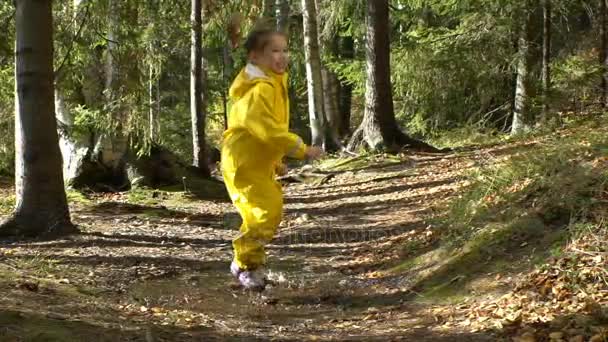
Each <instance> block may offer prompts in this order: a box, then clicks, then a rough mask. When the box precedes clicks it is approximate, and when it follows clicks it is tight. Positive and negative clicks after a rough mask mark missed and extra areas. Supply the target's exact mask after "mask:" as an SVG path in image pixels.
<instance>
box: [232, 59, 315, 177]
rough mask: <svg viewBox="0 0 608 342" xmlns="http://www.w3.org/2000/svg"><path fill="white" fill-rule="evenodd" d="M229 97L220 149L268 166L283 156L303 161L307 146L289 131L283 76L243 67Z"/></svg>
mask: <svg viewBox="0 0 608 342" xmlns="http://www.w3.org/2000/svg"><path fill="white" fill-rule="evenodd" d="M229 96H230V100H231V102H232V107H231V109H230V113H229V116H228V129H227V130H226V131H225V132H224V136H223V138H224V139H223V140H224V141H223V145H224V146H223V147H224V148H227V149H229V150H232V151H231V153H230V154H231V155H233V157H236V158H239V157H241V158H243V159H249V160H251V159H256V164H266V163H265V162H267V163H269V164H270V165H277V164H278V163H280V161H281V159H282V158H283V157H284V156H289V157H292V158H297V159H304V157H305V152H306V148H307V146H306V145H305V144H304V142H303V141H302V139H301V138H300V137H299V136H298V135H296V134H293V133H290V132H289V99H288V95H287V74H284V75H278V74H275V73H273V72H271V71H269V70H262V69H261V68H260V67H258V66H255V65H253V64H247V66H246V67H245V68H244V69H243V70H241V72H240V73H239V75H238V76H237V77H236V79H235V80H234V82H233V83H232V86H231V87H230V92H229ZM243 162H244V161H243ZM237 163H238V164H241V163H240V162H237ZM266 165H268V164H266Z"/></svg>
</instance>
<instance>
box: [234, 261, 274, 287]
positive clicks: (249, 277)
mask: <svg viewBox="0 0 608 342" xmlns="http://www.w3.org/2000/svg"><path fill="white" fill-rule="evenodd" d="M230 273H232V275H233V276H234V277H235V278H236V279H238V281H239V283H241V285H242V286H243V287H244V288H245V289H247V290H252V291H260V292H261V291H264V289H265V288H266V285H267V283H268V280H267V279H266V271H265V270H264V268H263V267H260V268H257V269H255V270H251V271H247V270H243V269H241V268H239V267H238V265H237V264H236V263H235V262H234V261H233V262H232V263H231V264H230Z"/></svg>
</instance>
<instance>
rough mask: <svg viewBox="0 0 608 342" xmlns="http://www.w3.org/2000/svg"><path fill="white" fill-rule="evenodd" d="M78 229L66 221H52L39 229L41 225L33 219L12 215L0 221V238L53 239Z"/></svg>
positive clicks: (75, 232)
mask: <svg viewBox="0 0 608 342" xmlns="http://www.w3.org/2000/svg"><path fill="white" fill-rule="evenodd" d="M78 233H80V230H79V229H78V227H76V226H75V225H74V224H72V223H71V222H69V220H68V221H62V222H58V223H54V224H53V225H50V226H47V227H44V228H42V229H41V225H40V224H38V223H36V221H35V220H28V219H26V218H20V217H18V216H12V217H11V218H9V219H8V220H6V221H4V222H2V223H0V238H10V239H28V238H40V239H55V238H58V237H62V236H67V235H72V234H78Z"/></svg>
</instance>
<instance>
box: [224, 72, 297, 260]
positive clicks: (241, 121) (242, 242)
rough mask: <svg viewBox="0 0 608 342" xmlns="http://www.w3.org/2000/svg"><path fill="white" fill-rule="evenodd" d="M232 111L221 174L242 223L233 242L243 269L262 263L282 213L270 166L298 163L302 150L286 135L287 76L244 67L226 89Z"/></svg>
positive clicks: (292, 136) (279, 189) (278, 185)
mask: <svg viewBox="0 0 608 342" xmlns="http://www.w3.org/2000/svg"><path fill="white" fill-rule="evenodd" d="M229 95H230V100H231V109H230V113H229V117H228V129H227V130H226V132H224V136H223V142H222V162H221V163H222V164H221V165H222V175H223V177H224V182H225V184H226V188H227V189H228V193H229V194H230V198H231V200H232V202H233V203H234V205H235V206H236V208H237V210H238V212H239V214H240V215H241V218H242V219H243V224H242V225H241V228H240V234H239V235H238V236H237V237H236V238H235V239H234V240H233V243H232V245H233V247H234V260H235V262H236V263H237V265H238V266H239V267H240V268H241V269H244V270H247V269H249V270H253V269H256V268H258V267H260V266H262V265H264V264H265V261H266V254H265V250H264V246H265V245H266V244H267V243H268V242H270V240H272V238H273V237H274V235H275V233H276V231H277V228H278V226H279V223H280V222H281V218H282V212H283V192H282V189H281V185H280V184H279V183H278V182H277V181H276V180H275V168H276V167H277V165H279V163H281V161H282V159H283V157H284V156H286V155H287V156H290V157H293V158H298V159H303V158H304V155H305V152H306V148H307V146H306V145H305V144H304V143H303V142H302V139H300V137H298V136H297V135H295V134H293V133H290V132H289V101H288V97H287V75H286V74H284V75H277V74H274V73H272V72H271V71H269V70H263V69H261V68H260V67H257V66H255V65H253V64H248V65H247V66H246V67H245V68H244V69H243V70H242V71H241V72H240V73H239V75H238V76H237V77H236V79H235V80H234V82H233V84H232V86H231V87H230V94H229Z"/></svg>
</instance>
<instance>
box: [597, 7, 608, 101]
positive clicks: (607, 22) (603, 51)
mask: <svg viewBox="0 0 608 342" xmlns="http://www.w3.org/2000/svg"><path fill="white" fill-rule="evenodd" d="M600 16H601V22H600V44H601V46H600V52H599V55H600V56H599V57H600V65H601V66H602V68H604V69H605V70H604V73H603V74H602V82H601V89H602V93H601V95H600V101H601V103H602V107H604V108H605V107H606V105H607V104H608V69H606V68H607V67H608V32H607V30H608V28H607V26H608V9H607V6H606V0H600Z"/></svg>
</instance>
